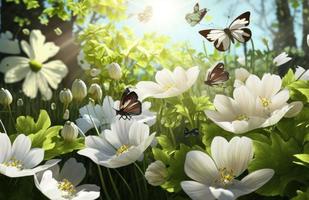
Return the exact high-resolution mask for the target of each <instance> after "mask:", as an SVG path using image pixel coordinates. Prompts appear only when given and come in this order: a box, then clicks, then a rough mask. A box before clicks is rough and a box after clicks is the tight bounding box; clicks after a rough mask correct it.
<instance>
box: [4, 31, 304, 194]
mask: <svg viewBox="0 0 309 200" xmlns="http://www.w3.org/2000/svg"><path fill="white" fill-rule="evenodd" d="M2 37H4V36H2ZM5 39H6V40H10V37H9V36H8V37H7V36H6V38H5ZM1 42H3V41H2V40H0V43H1ZM7 42H13V43H12V44H11V45H12V46H13V47H12V49H13V50H11V51H10V53H16V54H18V53H19V51H18V50H17V49H18V48H19V47H18V42H17V41H7ZM20 45H21V47H22V50H23V51H24V52H25V54H26V55H27V56H28V58H24V57H20V56H12V57H7V58H5V59H3V60H2V61H1V63H0V70H1V72H3V73H4V74H5V82H6V83H15V82H18V81H21V80H23V79H25V81H24V83H23V87H22V89H23V92H24V93H25V94H26V95H27V96H28V97H30V98H35V97H36V96H37V93H38V91H40V93H41V94H42V98H43V99H45V100H48V99H51V97H52V91H51V89H50V88H49V86H50V87H51V88H53V89H57V87H58V84H59V83H60V82H61V80H62V78H63V77H64V76H66V74H67V73H68V70H67V68H66V66H65V65H64V64H63V63H62V62H61V61H59V60H56V61H51V62H48V63H45V62H46V61H47V60H48V59H49V58H51V57H53V56H54V55H55V54H56V53H57V52H58V51H59V47H57V46H56V45H54V44H53V43H51V42H47V43H45V37H44V36H43V35H42V33H41V32H40V31H38V30H33V31H32V32H31V33H30V44H29V43H28V42H26V41H21V42H20ZM82 57H83V55H82V54H81V55H80V57H79V59H80V60H83V59H82ZM287 61H289V59H288V57H287V55H286V54H283V55H280V56H279V57H277V58H276V59H275V60H274V62H275V63H280V64H282V63H284V62H287ZM44 63H45V64H44ZM80 64H81V65H82V67H83V68H84V69H86V70H89V69H91V68H90V65H89V64H87V63H86V62H80ZM108 71H109V74H110V76H111V78H113V79H119V78H120V77H121V69H120V67H119V65H118V64H116V63H112V64H111V65H109V66H108ZM97 73H100V72H98V71H93V74H94V76H96V74H97ZM235 73H236V74H235V76H236V80H235V82H234V87H235V88H234V92H233V98H231V97H228V96H225V95H216V97H215V99H214V106H215V109H216V110H206V111H205V113H206V115H207V117H208V118H209V119H211V120H212V121H213V122H214V123H216V124H217V125H218V126H220V127H222V128H223V129H224V130H226V131H229V132H232V133H235V134H242V133H246V132H249V131H251V130H253V129H257V128H264V127H268V126H271V125H274V124H276V123H277V122H278V121H280V120H281V119H282V118H283V117H294V116H296V115H297V114H298V113H299V112H300V111H301V109H302V107H303V105H302V103H301V102H292V103H288V100H289V98H290V96H289V91H288V90H286V89H282V80H281V78H280V77H279V76H277V75H272V74H264V76H263V77H262V79H260V78H259V77H257V76H256V75H253V74H250V73H249V72H248V71H247V70H245V69H243V68H240V69H237V70H236V71H235ZM199 74H200V70H199V67H197V66H195V67H191V68H189V69H188V70H184V69H183V68H181V67H176V68H175V69H174V71H170V70H167V69H163V70H161V71H158V72H157V73H156V75H155V80H156V82H152V81H141V82H139V83H138V84H137V85H136V87H135V88H134V90H135V91H136V93H138V96H139V97H140V99H141V100H144V99H145V98H170V97H175V96H179V95H181V94H182V93H184V92H186V91H187V90H189V89H190V88H191V87H192V86H193V85H194V84H195V82H196V81H197V79H198V76H199ZM295 76H296V79H299V78H302V79H309V76H308V72H306V71H305V70H304V69H302V68H298V72H296V75H295ZM87 94H89V95H90V96H91V98H92V99H93V100H94V102H101V100H103V103H102V105H101V104H95V103H93V102H92V103H89V104H88V105H86V106H83V107H82V108H80V110H79V114H80V118H79V119H77V120H76V125H75V123H73V122H69V121H67V122H66V123H65V125H64V127H63V129H62V131H61V135H62V137H63V138H64V139H65V140H74V139H76V138H77V137H78V133H79V132H81V133H82V135H83V136H84V137H85V148H84V149H82V150H79V151H78V152H77V153H78V154H79V155H82V156H86V157H88V158H90V159H91V160H92V161H93V162H95V163H96V164H98V165H101V166H104V167H107V168H118V167H123V166H127V165H129V164H132V163H134V162H136V161H138V160H142V159H143V154H144V151H145V150H146V149H147V148H148V147H149V146H155V145H156V140H155V135H156V133H150V126H152V125H153V124H154V123H155V121H156V113H154V112H151V111H150V110H149V109H150V107H151V103H150V102H147V101H144V102H143V103H142V111H143V112H142V113H141V115H138V116H133V117H132V119H131V120H123V119H120V118H119V117H117V116H116V111H115V109H114V108H118V107H119V101H114V100H113V99H112V97H110V96H106V97H104V99H102V98H103V97H102V89H101V88H100V86H99V85H98V84H92V85H91V86H90V87H89V89H88V91H87V86H86V84H85V83H84V82H83V81H82V80H75V81H74V83H73V85H72V88H71V90H70V89H63V90H62V91H61V92H60V94H59V98H60V101H61V102H62V103H63V104H64V106H65V108H68V105H69V104H70V102H71V101H72V100H73V99H76V101H82V100H83V99H84V98H85V97H86V96H87ZM0 103H1V104H2V105H5V106H9V105H10V104H11V103H12V95H11V94H10V92H9V91H8V90H6V89H3V88H2V89H1V90H0ZM65 118H66V119H68V118H69V117H65ZM93 128H94V129H96V130H97V133H98V135H97V136H86V135H87V132H88V131H89V130H91V129H93ZM0 148H1V151H0V163H1V164H0V173H1V174H4V175H6V176H9V177H21V176H34V181H35V185H36V187H37V188H38V189H39V190H40V191H41V192H42V193H43V194H44V195H45V196H47V197H48V198H50V199H90V200H91V199H96V198H98V197H99V195H100V188H99V187H98V186H96V185H87V184H86V185H79V184H80V183H81V181H82V179H83V178H84V177H85V174H86V169H85V168H84V166H83V164H82V163H78V162H77V161H76V160H75V159H74V158H71V159H69V160H67V161H66V162H65V164H64V165H63V167H62V169H61V170H60V169H59V166H58V165H57V163H59V162H60V160H58V159H54V160H49V161H47V162H46V163H45V164H44V165H39V164H40V163H41V162H42V161H43V159H44V150H43V149H40V148H32V149H31V140H30V138H29V137H27V136H25V135H23V134H20V135H18V136H17V138H16V139H15V141H14V143H13V145H11V142H10V139H9V137H8V135H7V134H6V133H1V134H0ZM253 155H254V151H253V145H252V140H251V139H250V138H247V137H238V136H235V137H233V138H232V139H231V140H230V141H227V140H226V139H225V138H223V137H215V138H214V139H213V141H212V143H211V157H210V156H209V155H207V154H206V153H204V152H201V151H191V152H189V153H188V154H187V156H186V161H185V164H184V168H185V173H186V174H187V176H188V177H190V178H191V179H193V180H194V181H183V182H182V183H181V187H182V188H183V190H184V191H185V192H186V193H187V194H188V195H189V196H190V197H191V198H192V199H194V200H202V199H205V198H206V199H236V198H238V197H239V196H241V195H245V194H248V193H251V192H253V191H255V190H257V189H258V188H260V187H261V186H263V185H264V184H265V183H266V182H267V181H269V180H270V179H271V177H272V176H273V174H274V170H272V169H260V170H257V171H255V172H252V173H250V174H248V175H247V176H245V177H243V178H242V179H241V180H238V179H237V177H239V176H241V175H243V173H244V172H245V170H246V169H247V167H248V164H249V163H250V161H251V160H252V159H253ZM38 165H39V166H38ZM145 177H146V179H147V181H148V183H149V184H151V185H154V186H158V185H162V184H163V183H164V182H165V181H166V179H167V169H166V166H165V165H164V163H163V162H161V161H159V160H158V161H155V162H153V163H151V164H150V165H149V166H148V168H147V170H146V173H145Z"/></svg>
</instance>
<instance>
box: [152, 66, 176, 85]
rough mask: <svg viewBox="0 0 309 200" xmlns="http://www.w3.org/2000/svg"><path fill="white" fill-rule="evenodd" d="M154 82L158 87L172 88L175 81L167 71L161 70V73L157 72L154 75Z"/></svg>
mask: <svg viewBox="0 0 309 200" xmlns="http://www.w3.org/2000/svg"><path fill="white" fill-rule="evenodd" d="M155 78H156V81H157V83H158V84H159V85H161V86H163V87H165V86H167V87H168V86H174V85H175V81H174V79H173V74H172V72H171V71H170V70H168V69H163V70H161V71H158V72H157V73H156V77H155Z"/></svg>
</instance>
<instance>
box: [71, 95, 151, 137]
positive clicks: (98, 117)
mask: <svg viewBox="0 0 309 200" xmlns="http://www.w3.org/2000/svg"><path fill="white" fill-rule="evenodd" d="M119 103H120V102H119V101H115V102H114V100H113V99H112V97H109V96H106V97H105V98H104V100H103V104H102V105H98V104H96V105H93V104H91V103H90V104H88V105H86V106H84V107H82V108H81V109H80V110H79V113H80V115H81V118H79V119H77V120H76V124H77V126H78V127H79V128H80V129H81V130H82V131H83V132H84V133H86V132H87V131H89V130H90V129H92V128H94V125H96V127H98V128H99V129H100V130H104V129H106V128H110V124H111V123H113V122H114V121H115V120H117V119H118V118H119V116H118V117H117V116H116V111H115V109H117V108H119ZM150 107H151V103H150V102H147V101H146V102H143V103H142V113H141V114H140V115H137V116H132V119H134V120H136V121H139V122H143V123H146V124H148V125H149V126H152V125H153V124H154V123H155V121H156V114H155V113H153V112H151V111H149V109H150Z"/></svg>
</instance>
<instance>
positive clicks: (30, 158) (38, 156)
mask: <svg viewBox="0 0 309 200" xmlns="http://www.w3.org/2000/svg"><path fill="white" fill-rule="evenodd" d="M43 159H44V150H43V149H40V148H33V149H31V150H30V151H29V152H28V153H27V155H26V157H25V158H24V159H23V160H22V162H23V163H24V168H26V169H32V168H34V167H35V166H37V165H38V164H40V163H41V162H42V161H43Z"/></svg>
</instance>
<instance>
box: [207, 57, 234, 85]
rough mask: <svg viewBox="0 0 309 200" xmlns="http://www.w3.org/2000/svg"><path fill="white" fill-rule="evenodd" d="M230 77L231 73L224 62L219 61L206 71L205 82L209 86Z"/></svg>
mask: <svg viewBox="0 0 309 200" xmlns="http://www.w3.org/2000/svg"><path fill="white" fill-rule="evenodd" d="M228 79H229V73H228V72H227V71H225V70H224V64H223V63H221V62H220V63H218V64H216V65H215V66H214V67H212V68H210V69H209V70H208V71H207V73H206V80H205V81H204V83H205V84H206V85H209V86H214V85H219V84H221V83H223V82H225V81H227V80H228Z"/></svg>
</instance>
